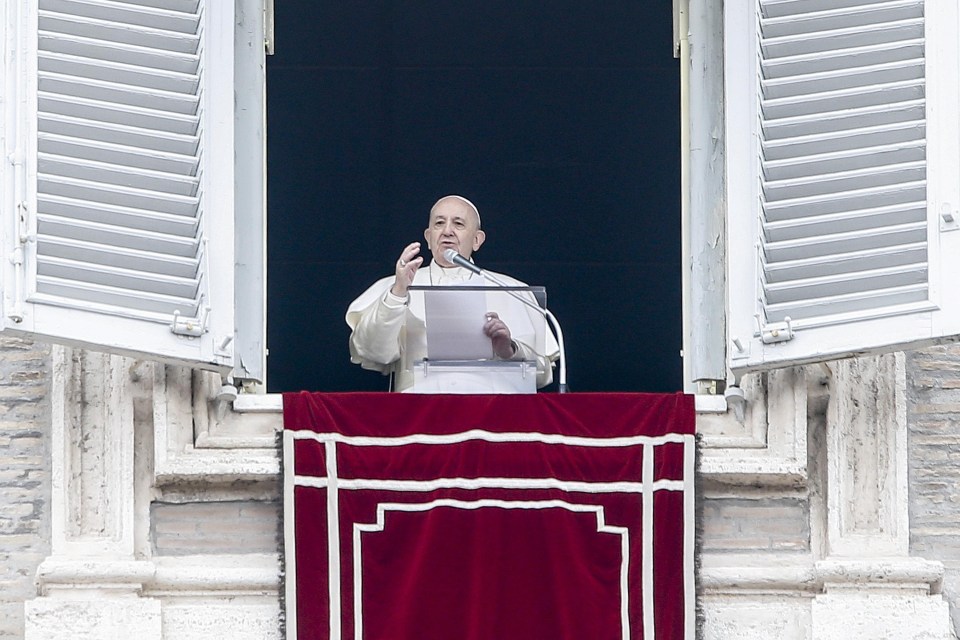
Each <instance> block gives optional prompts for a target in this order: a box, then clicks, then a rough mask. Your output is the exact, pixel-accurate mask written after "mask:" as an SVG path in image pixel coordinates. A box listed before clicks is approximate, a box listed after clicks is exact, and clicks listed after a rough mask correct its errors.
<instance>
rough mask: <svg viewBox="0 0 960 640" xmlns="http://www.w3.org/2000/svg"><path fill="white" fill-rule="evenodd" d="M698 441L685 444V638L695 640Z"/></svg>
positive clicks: (686, 438) (689, 440)
mask: <svg viewBox="0 0 960 640" xmlns="http://www.w3.org/2000/svg"><path fill="white" fill-rule="evenodd" d="M696 454H697V446H696V440H695V439H694V437H693V436H691V435H687V436H686V437H685V438H684V443H683V484H684V489H683V608H684V612H683V637H684V640H696V629H697V607H696V602H697V585H696V575H695V573H696V567H695V566H694V553H695V537H696V524H695V522H694V518H695V517H696V495H695V491H696V484H695V482H694V481H695V479H696V478H695V476H696Z"/></svg>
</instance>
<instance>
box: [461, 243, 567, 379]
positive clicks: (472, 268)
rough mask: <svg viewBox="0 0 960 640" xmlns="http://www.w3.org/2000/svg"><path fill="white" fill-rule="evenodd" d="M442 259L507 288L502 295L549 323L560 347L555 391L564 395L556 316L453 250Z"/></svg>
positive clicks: (563, 367)
mask: <svg viewBox="0 0 960 640" xmlns="http://www.w3.org/2000/svg"><path fill="white" fill-rule="evenodd" d="M443 257H444V258H445V259H446V260H447V262H451V263H453V264H455V265H457V266H458V267H463V268H464V269H466V270H467V271H471V272H473V273H475V274H477V275H479V276H483V277H484V278H487V279H488V280H492V281H493V282H495V283H497V284H498V285H500V286H501V287H507V289H506V290H505V291H504V293H508V294H510V295H511V296H513V297H514V298H516V299H517V300H519V301H520V302H522V303H523V304H525V305H527V306H528V307H530V308H531V309H533V310H535V311H536V312H537V313H539V314H540V315H542V316H543V317H544V318H546V319H547V320H549V321H550V325H551V326H552V327H553V331H554V333H556V334H557V345H558V346H559V347H560V381H559V383H558V386H557V390H558V391H559V392H560V393H566V392H567V391H568V388H567V356H566V352H565V350H564V346H563V329H561V328H560V322H559V321H558V320H557V318H556V316H554V315H553V313H551V312H550V310H549V309H547V308H545V307H541V306H539V305H536V304H534V303H532V302H530V301H529V300H527V299H525V298H524V297H523V296H521V295H520V294H518V293H517V292H516V291H511V290H510V289H509V287H511V286H513V285H511V284H509V283H507V282H504V281H503V280H501V279H500V278H498V277H496V276H495V275H493V274H492V273H490V272H488V271H484V270H483V269H481V268H480V267H478V266H477V265H476V264H474V263H473V262H470V261H469V260H467V259H466V258H464V257H463V256H462V255H460V254H459V253H457V252H456V251H455V250H454V249H447V250H446V251H444V252H443Z"/></svg>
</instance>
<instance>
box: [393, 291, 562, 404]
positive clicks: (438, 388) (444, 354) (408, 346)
mask: <svg viewBox="0 0 960 640" xmlns="http://www.w3.org/2000/svg"><path fill="white" fill-rule="evenodd" d="M410 291H411V312H412V313H410V314H408V320H407V326H405V327H404V331H403V332H401V339H402V341H403V342H402V346H401V354H402V357H401V363H402V366H403V369H404V371H405V372H406V373H408V374H409V375H411V376H412V380H413V384H412V386H410V387H409V388H408V389H407V392H408V393H536V391H537V366H538V363H537V361H536V359H535V356H534V354H537V353H540V354H542V353H544V351H545V344H546V331H547V328H546V318H545V316H544V312H543V309H544V308H545V306H546V291H545V289H544V288H543V287H530V286H522V287H519V286H518V287H499V286H481V285H471V284H464V285H458V286H412V287H410ZM490 312H495V313H496V314H497V315H498V316H499V317H500V319H502V320H503V321H504V323H506V325H507V326H508V327H509V328H510V333H511V337H512V339H513V341H514V342H515V343H517V345H518V346H519V347H520V348H519V350H518V357H517V359H514V360H502V359H499V358H497V357H496V356H495V354H494V353H493V348H492V346H491V342H490V338H488V337H487V336H485V335H484V334H483V325H484V322H485V321H486V314H487V313H490ZM547 366H549V363H548V364H547Z"/></svg>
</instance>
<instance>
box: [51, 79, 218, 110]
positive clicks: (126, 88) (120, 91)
mask: <svg viewBox="0 0 960 640" xmlns="http://www.w3.org/2000/svg"><path fill="white" fill-rule="evenodd" d="M39 90H40V97H41V99H42V98H43V97H44V96H45V95H59V96H70V97H77V98H88V99H90V100H97V101H101V102H105V103H108V104H118V105H123V106H127V107H145V108H148V109H154V110H157V111H163V112H169V113H180V114H185V115H192V114H194V113H196V111H197V107H198V105H199V103H200V97H199V96H198V95H196V94H182V93H173V92H170V91H161V90H159V89H152V88H149V87H134V86H130V85H123V84H118V83H115V82H104V81H103V80H95V79H92V78H78V77H72V76H65V75H61V74H57V73H49V72H41V73H40V74H39Z"/></svg>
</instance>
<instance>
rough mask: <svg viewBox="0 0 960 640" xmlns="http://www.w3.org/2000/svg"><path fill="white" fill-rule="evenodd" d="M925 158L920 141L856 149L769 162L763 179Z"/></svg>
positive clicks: (876, 166)
mask: <svg viewBox="0 0 960 640" xmlns="http://www.w3.org/2000/svg"><path fill="white" fill-rule="evenodd" d="M925 155H926V154H925V144H924V141H923V140H911V141H909V142H907V143H903V144H889V145H879V146H873V147H858V148H853V149H845V150H842V151H835V152H828V153H815V154H812V155H802V156H795V157H792V158H790V157H787V158H784V159H783V160H774V161H769V162H766V163H764V176H765V177H766V178H767V179H768V180H788V179H793V178H803V177H808V178H809V177H815V176H819V175H826V174H831V173H837V172H840V171H843V170H845V169H846V170H854V169H855V170H860V169H870V168H878V167H884V166H890V165H898V164H905V163H912V162H922V161H923V160H924V158H925Z"/></svg>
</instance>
